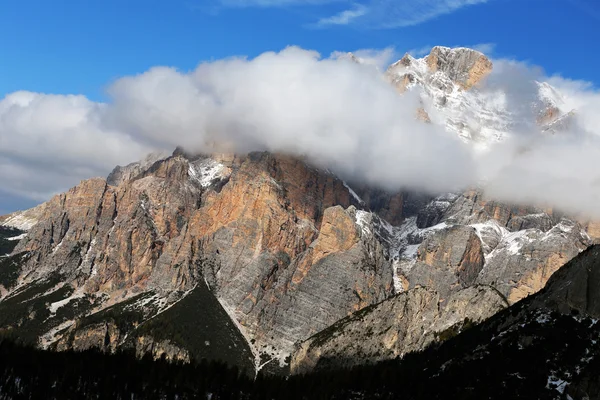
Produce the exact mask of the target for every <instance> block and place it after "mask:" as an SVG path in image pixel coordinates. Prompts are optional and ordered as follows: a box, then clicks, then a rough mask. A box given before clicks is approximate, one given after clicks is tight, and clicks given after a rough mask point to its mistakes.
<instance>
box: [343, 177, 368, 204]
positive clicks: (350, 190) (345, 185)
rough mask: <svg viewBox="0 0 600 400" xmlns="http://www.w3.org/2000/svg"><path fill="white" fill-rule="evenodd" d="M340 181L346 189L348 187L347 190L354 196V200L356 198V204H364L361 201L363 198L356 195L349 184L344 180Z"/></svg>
mask: <svg viewBox="0 0 600 400" xmlns="http://www.w3.org/2000/svg"><path fill="white" fill-rule="evenodd" d="M342 183H343V184H344V187H345V188H346V189H348V192H350V194H351V195H352V197H354V200H356V201H357V202H358V204H360V205H365V202H364V201H363V199H361V198H360V196H359V195H357V194H356V192H355V191H354V190H352V188H351V187H350V186H348V184H347V183H346V182H344V181H342Z"/></svg>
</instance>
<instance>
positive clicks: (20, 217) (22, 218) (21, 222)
mask: <svg viewBox="0 0 600 400" xmlns="http://www.w3.org/2000/svg"><path fill="white" fill-rule="evenodd" d="M37 223H38V220H37V218H35V217H32V216H27V215H26V214H25V212H24V211H19V212H16V213H14V214H11V215H10V216H9V217H8V218H7V219H6V220H4V222H1V223H0V225H2V226H6V227H9V228H16V229H19V230H22V231H28V230H30V229H31V228H32V227H33V226H34V225H35V224H37Z"/></svg>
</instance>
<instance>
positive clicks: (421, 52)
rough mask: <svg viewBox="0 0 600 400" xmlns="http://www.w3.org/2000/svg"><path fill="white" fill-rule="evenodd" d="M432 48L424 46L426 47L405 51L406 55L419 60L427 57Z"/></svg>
mask: <svg viewBox="0 0 600 400" xmlns="http://www.w3.org/2000/svg"><path fill="white" fill-rule="evenodd" d="M432 48H433V46H431V45H426V46H422V47H419V48H416V49H410V50H409V51H407V53H408V54H410V55H411V56H413V57H415V58H421V57H423V56H426V55H428V54H429V53H430V52H431V49H432Z"/></svg>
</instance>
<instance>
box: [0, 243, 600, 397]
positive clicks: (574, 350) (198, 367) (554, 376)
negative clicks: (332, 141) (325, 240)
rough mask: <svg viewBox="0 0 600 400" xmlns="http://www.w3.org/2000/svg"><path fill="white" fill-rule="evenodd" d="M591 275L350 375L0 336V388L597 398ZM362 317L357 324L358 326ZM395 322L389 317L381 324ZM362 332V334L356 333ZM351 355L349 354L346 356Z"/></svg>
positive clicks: (565, 277) (586, 257)
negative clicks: (57, 346)
mask: <svg viewBox="0 0 600 400" xmlns="http://www.w3.org/2000/svg"><path fill="white" fill-rule="evenodd" d="M599 271H600V248H599V247H598V246H592V247H590V248H589V249H587V250H586V251H584V252H582V253H581V254H580V255H579V256H577V257H576V258H575V259H573V260H572V261H571V262H569V263H567V265H565V266H564V267H563V268H562V269H561V270H560V271H559V272H557V273H555V274H554V275H553V277H552V278H551V279H550V280H549V282H548V285H547V286H546V287H545V288H544V289H543V290H541V291H540V292H538V293H536V294H534V295H532V296H531V297H529V298H528V299H525V300H523V301H521V302H519V303H518V304H515V305H513V306H511V307H509V308H507V309H505V310H504V311H500V312H498V313H497V314H496V315H494V316H492V317H491V318H489V319H488V320H487V321H485V322H483V323H481V324H479V325H477V326H472V325H471V324H470V322H469V320H467V319H466V320H465V325H471V326H469V327H466V329H465V330H464V331H463V332H462V333H458V331H456V330H453V329H449V330H445V331H443V332H442V333H441V336H443V338H442V340H443V341H442V342H441V343H438V344H436V343H432V344H431V345H430V346H429V347H427V348H426V349H425V350H423V351H419V352H412V353H409V354H407V355H405V356H404V358H402V359H395V360H389V361H382V362H379V363H377V364H373V365H359V366H355V367H353V368H352V369H348V368H341V369H340V368H334V369H332V368H331V365H330V364H328V362H336V363H339V362H340V358H339V357H337V356H336V357H335V358H333V359H326V358H325V357H323V358H321V359H319V360H318V361H317V366H318V367H324V366H327V368H317V369H316V370H314V371H313V372H310V373H308V374H301V375H292V376H285V377H280V376H272V375H262V374H261V375H259V376H258V377H257V378H256V379H254V378H253V377H248V376H246V375H243V374H239V371H238V370H236V369H227V368H224V367H223V366H222V365H219V364H215V363H211V364H207V363H201V364H192V365H189V364H187V365H186V364H174V365H170V366H169V365H168V364H167V363H166V362H165V361H163V360H161V361H159V362H151V361H149V359H148V357H146V358H144V359H142V360H137V359H136V358H135V356H134V355H131V354H127V353H124V354H123V353H121V354H118V355H113V356H109V355H102V354H100V353H98V352H91V351H89V350H87V351H85V352H64V353H54V352H43V351H39V350H37V351H36V350H32V349H30V348H22V347H18V346H15V345H14V344H11V343H10V342H7V341H6V340H5V341H0V355H1V357H0V384H1V385H2V388H3V395H5V397H8V398H12V397H17V396H20V397H27V398H37V397H44V398H51V399H54V398H64V397H75V396H77V397H84V398H92V397H110V398H137V397H157V398H159V397H160V398H182V399H187V398H211V399H215V400H217V399H245V400H250V399H265V398H268V399H317V398H322V399H356V400H367V399H382V398H385V399H424V398H426V399H447V398H452V399H506V398H509V399H557V400H558V399H597V398H600V380H599V379H598V377H599V376H600V375H599V374H598V371H600V348H599V347H598V345H597V341H598V337H599V335H600V325H599V324H598V311H599V310H600V308H599V305H600V298H599V293H598V290H597V288H598V283H599V282H598V279H599V277H600V272H599ZM480 289H481V290H480ZM412 292H413V293H417V292H420V293H417V294H415V295H414V296H413V298H414V299H416V298H418V297H422V295H423V294H425V293H426V292H428V289H424V288H421V289H413V290H412ZM472 292H479V295H478V296H476V297H479V298H482V297H481V295H483V296H487V295H486V294H485V293H488V294H491V293H492V292H490V291H489V290H486V289H485V288H479V289H477V290H474V291H473V290H472ZM411 296H412V295H411ZM492 296H493V295H492ZM405 297H406V296H403V295H399V296H397V297H396V298H392V299H389V300H386V301H385V302H383V303H381V304H379V305H376V306H374V307H368V308H367V309H365V310H364V311H361V312H359V313H357V314H355V316H354V317H353V318H349V319H346V320H345V323H344V324H336V325H337V326H338V327H339V328H340V329H339V330H337V331H336V332H331V333H333V335H336V338H334V339H333V340H337V341H342V340H343V339H344V338H345V339H346V341H347V343H350V340H349V339H354V340H356V341H355V343H354V347H353V348H354V349H357V348H361V347H362V348H363V349H369V348H370V346H372V345H373V344H375V345H377V344H379V345H380V342H379V341H376V340H372V337H371V336H370V333H369V332H368V330H369V328H371V326H370V325H369V323H371V322H374V321H375V322H376V323H379V321H376V318H377V317H383V318H387V319H388V321H389V320H391V319H393V316H392V315H390V314H388V313H385V312H383V313H382V311H385V309H386V308H387V310H390V309H389V306H390V305H392V304H394V303H396V304H398V305H401V304H403V303H405ZM384 304H386V305H385V306H383V305H384ZM403 309H404V311H406V312H410V311H411V310H412V308H411V307H410V306H409V307H404V308H403ZM460 309H461V308H457V309H456V311H460ZM398 311H400V313H399V314H398V316H399V317H401V318H398V320H397V322H399V323H401V321H402V320H406V319H405V318H404V317H408V319H407V320H406V322H408V323H409V325H412V326H418V324H419V322H418V318H414V319H411V318H410V315H407V314H406V313H404V314H402V306H401V308H399V309H398ZM429 315H431V314H429ZM463 316H464V314H461V315H459V316H458V317H459V318H462V317H463ZM417 317H418V315H417ZM361 318H363V319H364V320H365V321H364V322H365V323H363V324H362V325H361V324H356V323H355V322H356V321H359V319H361ZM396 326H397V325H395V324H394V323H393V322H392V325H391V329H395V328H396ZM376 328H377V327H375V330H376ZM361 330H362V334H367V336H359V334H360V333H361ZM329 340H331V339H329ZM363 341H364V342H363ZM326 342H327V340H326ZM313 343H314V342H313ZM345 349H346V350H347V349H348V347H346V348H345ZM329 354H331V353H329ZM361 357H362V354H361ZM355 360H357V357H355V356H353V357H352V358H350V359H348V360H347V361H355ZM107 371H110V373H107Z"/></svg>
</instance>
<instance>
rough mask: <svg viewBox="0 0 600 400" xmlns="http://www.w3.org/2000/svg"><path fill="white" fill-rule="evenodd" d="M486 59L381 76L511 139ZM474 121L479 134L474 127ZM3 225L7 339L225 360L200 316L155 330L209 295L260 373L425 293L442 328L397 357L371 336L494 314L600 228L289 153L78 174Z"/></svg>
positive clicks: (488, 133) (402, 65)
mask: <svg viewBox="0 0 600 400" xmlns="http://www.w3.org/2000/svg"><path fill="white" fill-rule="evenodd" d="M491 68H492V66H491V62H489V60H488V59H487V58H485V56H483V55H482V54H481V53H478V52H476V51H473V50H468V49H447V48H434V49H433V50H432V53H431V54H430V55H429V56H427V57H426V58H424V59H420V60H419V59H415V58H412V57H411V56H405V57H404V58H403V59H402V60H400V61H399V62H398V63H396V64H394V65H392V66H391V67H390V69H389V70H388V71H387V73H386V75H387V77H388V79H390V80H391V81H392V82H393V83H394V84H396V85H397V87H398V89H399V90H400V91H403V90H421V91H422V92H423V93H424V96H429V98H430V99H434V100H435V102H434V105H435V107H436V109H439V110H442V111H443V112H445V113H447V115H446V117H447V118H446V119H445V120H444V121H445V122H444V124H445V125H446V126H447V128H448V129H449V130H450V131H451V132H458V133H459V135H461V136H462V137H463V138H464V139H465V140H467V141H469V142H471V143H473V142H476V141H477V140H479V139H477V138H481V137H483V138H488V139H489V138H492V137H495V138H496V139H498V140H500V139H501V137H502V135H504V133H503V132H506V131H507V130H508V129H509V128H510V123H508V122H506V121H508V117H509V116H508V115H504V114H502V110H492V109H485V107H487V105H486V104H487V103H486V99H485V96H484V97H481V96H483V95H482V94H481V93H480V92H479V91H478V90H479V88H478V86H479V85H480V84H481V83H482V82H483V80H484V79H485V76H486V75H487V74H489V73H490V70H491ZM403 85H404V86H403ZM540 88H541V89H540V90H542V89H543V91H542V92H543V93H545V94H544V96H545V97H544V98H545V99H549V100H548V101H547V103H544V107H543V108H541V109H544V110H550V111H548V113H547V116H546V117H545V118H546V119H544V123H546V124H548V123H551V121H552V120H554V121H558V120H559V119H560V118H561V114H560V110H558V108H557V110H558V111H553V110H551V107H552V104H553V103H552V101H554V100H552V99H555V98H556V96H555V94H553V93H552V91H551V90H550V89H552V88H551V87H550V89H549V87H548V86H546V85H540ZM548 93H549V94H548ZM425 100H427V98H426V97H424V102H423V104H424V106H427V104H429V103H427V101H425ZM484 106H485V107H484ZM481 107H484V108H481ZM465 110H466V111H465ZM482 110H483V111H482ZM459 111H460V115H459V114H456V115H455V114H453V113H458V112H459ZM423 113H424V114H423ZM423 113H422V118H423V119H428V118H429V115H427V118H425V114H427V111H426V109H425V108H424V109H423ZM471 114H472V115H471ZM474 116H476V117H477V118H480V119H478V120H476V123H477V124H478V126H481V127H482V128H481V129H482V130H481V131H478V132H475V133H474V131H472V126H471V125H469V124H470V123H471V122H472V121H475V120H473V119H472V118H474ZM498 116H501V118H499V119H498ZM505 116H506V118H507V119H504V117H505ZM488 117H489V118H488ZM465 121H466V122H465ZM431 122H432V123H437V121H436V120H435V118H432V121H431ZM467 122H468V123H467ZM457 127H459V128H457ZM496 134H497V135H496ZM486 140H487V139H486ZM482 143H489V142H486V141H485V140H484V141H483V142H482ZM0 224H2V225H4V226H12V227H17V228H20V229H23V230H27V231H28V232H27V235H26V236H25V237H21V238H20V239H21V240H20V242H19V243H18V245H16V248H15V249H14V251H13V252H12V255H10V257H4V258H3V259H0V262H2V267H1V268H2V269H0V278H2V279H1V280H0V314H2V309H3V310H4V316H3V318H0V332H4V333H12V334H22V335H23V337H26V338H27V339H28V340H29V341H31V342H34V343H37V344H38V345H39V346H41V347H44V348H54V349H57V350H65V349H69V348H74V349H85V348H90V347H94V348H100V349H102V350H104V351H115V350H116V349H118V348H121V347H125V346H133V347H135V349H136V351H138V352H139V354H142V353H144V352H148V353H150V354H152V355H153V356H155V357H160V355H161V354H163V353H164V354H165V355H166V356H167V358H169V359H181V360H189V359H191V357H195V358H202V357H204V356H207V357H213V356H214V355H213V353H210V352H209V351H206V350H207V349H206V348H204V347H202V346H203V344H202V343H197V342H195V341H194V340H193V339H190V336H189V332H190V331H192V330H197V329H199V328H198V327H197V325H198V318H192V317H190V318H189V319H188V320H186V323H185V324H182V326H185V329H187V331H185V332H183V333H182V332H172V333H173V335H174V336H175V335H178V337H179V340H177V341H172V340H170V339H169V338H165V337H162V336H161V335H160V334H159V332H160V331H161V329H163V330H164V327H165V326H168V323H165V325H162V326H155V325H154V324H153V323H152V322H151V321H156V320H162V318H166V316H169V318H175V317H174V316H173V315H172V314H170V313H169V310H178V309H179V308H180V307H184V306H185V305H186V304H187V302H189V301H190V299H192V298H194V297H193V296H200V294H198V293H199V291H200V290H204V289H206V290H208V292H204V291H203V292H202V293H204V294H202V296H204V297H203V299H204V302H209V303H211V304H212V306H211V307H212V308H211V310H213V311H212V313H213V314H218V315H221V316H223V315H226V316H227V318H225V317H223V318H221V319H220V322H219V323H218V325H219V326H220V325H221V324H227V323H231V324H232V326H231V329H229V330H228V331H227V333H224V335H225V336H227V337H231V343H235V345H232V346H231V347H237V346H239V347H240V348H244V350H243V351H241V350H240V351H241V352H238V353H236V354H234V355H232V356H231V358H230V361H231V362H232V363H237V364H238V365H242V366H245V367H247V365H246V361H245V357H246V356H247V354H246V353H252V354H251V358H252V362H251V367H252V368H254V369H260V368H263V367H264V366H265V364H266V363H268V364H267V368H270V367H274V366H277V365H279V366H283V367H285V366H286V365H287V364H288V361H289V357H290V355H291V353H292V351H294V349H295V348H296V345H297V344H298V343H299V342H303V341H305V340H307V339H308V338H310V337H313V336H314V335H319V332H323V331H326V330H327V329H329V327H331V326H335V325H334V324H336V322H337V321H340V320H342V321H344V318H354V317H350V316H351V315H352V314H353V313H356V312H359V313H360V312H361V310H367V309H368V310H370V309H371V307H373V306H374V305H377V306H375V308H376V309H377V307H383V308H384V309H386V310H388V311H389V312H391V313H396V312H400V311H399V310H401V309H402V307H403V306H401V305H392V304H396V303H393V302H392V303H390V302H388V300H387V299H396V300H394V301H396V302H397V303H399V304H408V303H410V304H417V306H415V307H413V308H414V309H413V311H414V313H416V314H426V315H428V317H427V323H428V324H429V325H432V324H433V325H435V326H436V327H437V328H435V329H434V330H433V331H431V332H434V333H433V334H431V335H429V336H427V337H428V338H429V339H431V340H429V339H427V340H422V341H414V340H413V339H410V338H409V339H402V338H405V337H406V335H405V334H402V335H399V336H398V338H400V339H398V338H396V339H395V342H394V343H393V345H390V347H389V349H392V350H390V351H391V352H387V353H381V354H385V356H384V355H378V356H375V355H374V354H375V353H376V352H377V351H378V349H377V347H376V346H374V345H373V346H372V347H370V350H369V352H368V354H370V355H369V357H370V359H374V360H379V359H384V358H385V357H391V356H392V355H397V354H404V353H406V352H407V351H413V350H419V349H422V348H423V347H424V346H426V345H428V344H429V343H431V341H435V340H438V339H439V337H436V335H435V332H437V333H440V332H443V329H447V328H448V327H447V326H446V325H445V324H447V323H449V321H454V320H453V319H452V318H453V317H452V316H451V314H448V312H446V311H444V310H446V308H447V307H450V306H451V304H455V303H456V302H457V301H458V300H457V299H462V300H460V301H463V302H464V303H465V304H467V306H468V308H467V309H465V310H464V312H465V313H466V314H465V315H467V314H468V315H469V317H467V316H465V317H464V318H463V322H464V319H465V318H469V319H470V320H477V321H479V320H483V319H484V318H487V317H488V316H490V315H492V314H493V313H494V312H496V311H497V310H498V309H499V308H498V307H499V304H501V303H502V301H500V302H498V301H496V300H497V298H495V297H494V296H495V293H499V296H500V295H501V296H504V297H505V298H506V302H507V303H508V304H514V303H516V302H517V301H519V300H521V299H523V298H525V297H527V296H529V295H531V294H534V293H536V292H537V291H539V290H540V289H542V288H543V287H544V285H545V284H546V282H547V281H548V279H549V278H550V276H551V275H552V274H553V273H554V272H555V271H557V270H558V269H559V268H560V267H561V266H562V265H563V264H565V263H566V262H567V261H569V260H570V259H571V258H573V257H575V256H576V255H577V254H579V252H581V251H582V250H583V249H585V248H586V247H587V246H589V245H590V244H591V243H592V241H593V240H594V239H595V238H597V237H598V236H599V235H598V232H597V230H598V229H597V226H596V225H597V224H595V223H593V222H581V221H579V222H578V221H577V220H576V219H574V218H569V217H568V216H564V215H562V214H560V213H558V212H556V211H554V210H547V209H543V208H539V207H529V206H518V205H509V204H504V203H501V202H496V201H493V199H488V198H486V196H485V195H484V194H483V193H481V192H480V191H467V192H465V193H450V194H444V195H441V196H437V197H432V196H429V195H423V194H418V193H408V192H398V193H386V192H384V191H381V190H377V189H373V188H369V187H365V186H362V185H360V184H358V185H355V184H354V183H351V184H350V185H349V184H348V183H346V182H344V181H342V180H341V179H339V178H338V177H336V176H335V175H333V174H331V173H330V172H328V171H323V170H320V169H318V168H314V167H312V166H311V165H309V164H307V163H306V162H305V161H304V160H301V159H298V158H294V157H290V156H285V155H277V154H269V153H251V154H248V155H227V154H214V155H211V156H208V155H196V154H189V153H187V152H185V151H184V150H182V149H177V150H176V151H175V152H174V153H173V155H172V156H169V157H166V156H164V155H151V156H149V157H148V158H147V159H145V160H143V161H141V162H138V163H133V164H130V165H128V166H126V167H117V168H115V170H114V171H113V172H112V173H111V174H110V175H109V177H108V179H107V180H105V179H100V178H97V179H91V180H87V181H83V182H82V183H81V184H79V185H78V186H76V187H74V188H72V189H71V190H69V191H68V192H66V193H63V194H61V195H58V196H56V197H54V198H53V199H51V200H50V201H48V202H47V203H44V204H42V205H40V206H38V207H36V208H34V209H31V210H27V211H24V212H19V213H14V214H11V215H9V216H4V217H0ZM590 236H592V237H590ZM480 287H486V288H490V289H489V290H488V291H487V292H486V293H488V292H489V293H492V295H490V296H491V297H490V298H491V300H490V302H489V310H491V311H490V313H489V314H486V313H485V312H486V310H484V309H481V308H478V307H475V306H474V304H473V303H472V302H469V301H466V300H464V299H465V297H464V296H467V295H468V294H469V293H471V290H472V289H473V288H480ZM423 288H427V290H424V289H423ZM492 288H493V289H492ZM478 290H479V289H478ZM496 291H497V292H496ZM398 294H402V295H398ZM417 295H418V296H417ZM393 296H396V297H393ZM474 296H475V298H476V297H477V296H476V295H474ZM416 297H418V298H419V299H420V300H419V301H416V303H415V301H413V300H414V299H415V298H416ZM467 297H468V296H467ZM210 299H212V300H215V301H214V302H212V300H210ZM411 299H412V300H411ZM389 301H391V300H389ZM411 301H412V303H411ZM382 302H383V303H382ZM382 304H385V306H383V305H382ZM486 304H487V303H486ZM502 304H504V303H502ZM434 305H435V307H434ZM398 307H399V308H398ZM469 307H475V308H473V309H471V308H469ZM13 308H14V309H15V310H17V311H19V312H16V311H15V312H12V311H11V312H9V311H10V310H11V309H13ZM484 308H485V307H484ZM450 309H451V308H450ZM185 310H188V307H187V306H185ZM390 310H391V311H390ZM188 311H189V310H188ZM192 311H193V310H192ZM192 311H190V314H189V315H198V314H197V312H198V311H197V310H196V311H193V312H192ZM411 312H412V311H411ZM469 313H472V314H469ZM186 315H188V314H187V311H186ZM452 315H454V314H452ZM460 315H462V314H460ZM203 318H204V317H203ZM190 321H191V322H190ZM194 321H195V322H194ZM353 321H354V320H353ZM382 321H386V323H390V324H398V322H397V321H396V322H394V321H393V320H390V319H387V318H382ZM432 321H433V322H432ZM455 322H456V321H455ZM455 322H452V324H454V325H456V323H455ZM415 323H416V322H415ZM452 324H451V325H452ZM454 325H452V326H454ZM424 326H425V325H423V324H422V325H418V324H417V325H414V324H412V325H410V324H409V325H407V326H399V327H398V326H397V327H396V328H397V330H396V332H405V333H406V332H407V331H412V330H415V331H419V329H421V330H423V329H425V328H424ZM442 326H446V328H443V329H442V328H441V327H442ZM384 328H385V327H383V328H382V331H383V330H384ZM438 328H439V329H438ZM353 329H354V328H353ZM427 329H429V328H427ZM436 329H437V330H436ZM356 330H357V331H359V330H360V329H358V328H356ZM186 332H187V333H186ZM200 332H203V331H202V330H200ZM403 335H404V336H403ZM409 336H410V335H409ZM240 337H242V338H243V342H245V344H243V345H242V344H241V342H240ZM411 337H412V336H411ZM134 339H135V340H134ZM340 340H341V339H340ZM206 341H208V342H210V341H211V340H210V339H208V337H207V339H206ZM388 342H389V341H388ZM335 343H336V344H338V345H340V343H341V342H335ZM389 349H387V350H389ZM319 351H321V350H319ZM328 351H330V350H326V351H324V353H323V354H330V353H327V352H328ZM349 351H350V350H349ZM351 351H355V350H351ZM331 354H333V353H331ZM336 354H337V353H336ZM339 354H341V353H339ZM311 357H312V356H311ZM378 357H379V358H378ZM309 358H310V357H309ZM309 364H310V363H309Z"/></svg>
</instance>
